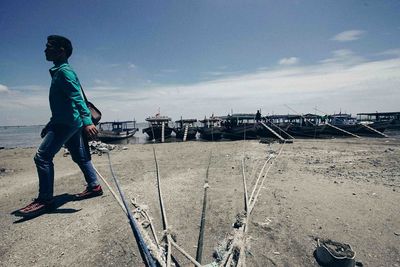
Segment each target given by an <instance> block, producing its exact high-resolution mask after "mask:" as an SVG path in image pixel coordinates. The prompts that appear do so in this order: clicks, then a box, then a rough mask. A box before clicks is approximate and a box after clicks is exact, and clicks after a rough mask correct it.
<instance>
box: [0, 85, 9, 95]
mask: <svg viewBox="0 0 400 267" xmlns="http://www.w3.org/2000/svg"><path fill="white" fill-rule="evenodd" d="M6 92H9V89H8V87H7V86H5V85H3V84H0V93H6Z"/></svg>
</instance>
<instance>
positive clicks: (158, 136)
mask: <svg viewBox="0 0 400 267" xmlns="http://www.w3.org/2000/svg"><path fill="white" fill-rule="evenodd" d="M146 121H147V122H148V123H149V127H147V128H144V129H143V130H142V131H143V133H146V134H147V135H148V137H149V139H151V140H153V139H154V140H163V138H168V137H170V136H171V133H172V130H173V129H172V128H171V127H170V126H169V122H170V121H171V118H169V117H167V116H160V114H156V115H155V116H153V117H148V118H147V119H146Z"/></svg>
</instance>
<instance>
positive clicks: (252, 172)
mask: <svg viewBox="0 0 400 267" xmlns="http://www.w3.org/2000/svg"><path fill="white" fill-rule="evenodd" d="M154 148H155V151H156V155H157V159H158V164H159V170H160V178H161V188H162V193H163V196H164V203H165V209H166V214H167V218H168V222H169V227H170V230H171V232H172V233H173V235H174V236H175V237H176V242H177V243H178V244H179V245H180V246H181V247H182V248H184V249H185V250H186V251H187V252H188V253H190V254H191V255H192V256H193V257H195V255H196V246H197V239H198V235H199V225H200V216H201V211H202V203H203V191H204V181H205V177H206V173H207V168H208V169H209V171H208V185H209V188H208V195H207V209H206V221H205V235H204V249H203V257H202V263H203V264H207V263H211V262H212V261H213V260H214V258H213V252H214V250H215V249H216V248H217V247H218V244H219V243H220V242H222V241H223V240H224V238H226V236H227V234H228V233H229V232H230V231H231V230H232V224H233V223H234V222H235V217H236V215H237V214H238V213H240V212H241V211H243V209H244V201H243V199H244V197H243V195H244V189H243V178H242V163H241V162H242V159H243V157H244V158H245V174H246V179H247V186H248V191H250V192H251V190H252V185H254V183H255V181H256V179H257V176H258V174H259V172H260V170H261V168H262V166H263V164H264V162H265V161H266V159H267V157H268V156H269V155H271V154H274V155H275V158H274V159H273V160H272V161H271V162H270V163H268V164H269V165H271V167H270V170H269V172H268V174H267V175H266V179H265V183H264V184H263V186H262V188H261V191H260V195H259V197H258V199H257V202H256V203H255V206H254V210H253V212H252V213H251V215H250V218H249V224H248V232H247V239H246V240H247V251H246V264H247V266H285V267H286V266H319V265H318V264H317V262H316V260H315V258H314V257H313V252H314V250H315V247H316V241H315V239H316V238H330V239H332V240H335V241H339V242H344V243H348V244H350V245H351V246H352V248H353V250H354V251H355V252H356V260H357V261H361V262H362V263H363V264H364V266H391V267H393V266H400V216H399V214H400V208H399V203H400V140H398V139H397V140H396V139H392V138H362V139H355V138H343V139H329V140H312V139H308V140H307V139H303V140H301V139H296V140H295V141H294V142H293V144H284V145H283V147H282V144H279V143H272V144H262V143H260V142H259V141H257V140H253V141H235V142H200V141H197V142H185V143H183V142H180V143H165V144H155V145H154ZM281 149H282V152H281V153H280V154H279V151H280V150H281ZM34 153H35V148H26V149H22V148H16V149H3V150H0V169H1V173H0V212H1V216H0V227H1V240H0V265H1V266H77V265H81V266H143V263H142V259H141V257H140V253H139V251H138V249H137V245H136V242H135V239H134V237H133V235H132V232H131V230H130V227H129V224H128V223H127V219H126V216H125V215H124V213H123V212H122V210H121V208H120V207H119V206H118V204H117V202H116V201H115V199H114V198H113V196H112V195H111V193H110V192H109V190H107V188H106V187H105V186H103V188H104V191H105V194H104V196H102V197H98V198H93V199H88V200H84V201H79V202H74V201H70V200H71V198H70V195H71V194H74V193H77V192H80V191H82V190H83V189H84V180H83V178H82V175H81V173H80V171H79V169H78V167H77V166H76V165H75V164H74V163H73V162H72V160H71V158H70V157H69V156H63V151H61V152H60V153H58V154H57V156H56V158H55V170H56V180H55V195H56V196H57V199H58V201H59V202H60V203H61V204H62V205H61V206H59V207H58V209H57V210H55V211H54V212H52V213H49V214H44V215H42V216H39V217H37V218H34V219H32V220H27V221H20V220H19V218H17V217H14V216H13V215H10V212H12V211H13V210H15V209H17V208H21V207H22V206H25V205H26V204H28V203H29V202H30V201H31V199H32V198H34V197H36V194H37V186H38V181H37V175H36V170H35V166H34V163H33V159H32V158H33V156H34ZM210 155H211V156H210ZM110 156H111V161H112V166H113V169H114V171H115V174H116V175H117V177H118V178H119V181H120V183H121V186H122V189H123V191H124V192H125V196H126V197H127V198H129V199H131V198H135V199H136V201H137V202H138V203H140V204H143V205H145V206H146V207H148V212H149V213H150V216H151V217H152V219H153V222H154V225H155V228H156V230H157V232H158V237H159V238H161V236H162V220H161V213H160V206H159V199H158V193H157V180H156V168H155V161H154V157H153V145H152V144H135V145H126V149H122V146H121V147H117V148H116V149H114V150H112V151H111V153H110ZM210 158H211V161H210ZM93 162H94V164H95V166H96V168H97V169H98V170H99V172H100V173H101V174H102V175H103V176H104V177H105V178H106V179H107V180H108V181H109V182H110V183H111V184H112V185H114V183H113V182H112V179H111V173H110V169H109V164H108V159H107V156H106V155H104V154H103V155H97V154H95V155H93ZM209 162H210V163H209ZM269 165H268V166H269ZM114 188H115V187H114ZM173 255H174V257H175V258H176V259H177V260H178V262H179V263H180V265H181V266H193V265H192V264H191V263H190V261H189V260H187V259H186V258H185V257H183V256H182V254H180V253H179V252H178V251H176V250H173Z"/></svg>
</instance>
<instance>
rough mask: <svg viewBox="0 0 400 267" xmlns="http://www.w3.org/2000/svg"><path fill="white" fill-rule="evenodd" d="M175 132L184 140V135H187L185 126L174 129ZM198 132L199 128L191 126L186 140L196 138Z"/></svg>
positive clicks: (178, 137) (177, 136)
mask: <svg viewBox="0 0 400 267" xmlns="http://www.w3.org/2000/svg"><path fill="white" fill-rule="evenodd" d="M174 132H175V134H176V138H177V139H181V140H183V137H184V135H185V128H179V129H174ZM196 134H197V128H195V127H192V128H189V129H188V132H187V135H186V140H193V139H196Z"/></svg>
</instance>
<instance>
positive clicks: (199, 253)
mask: <svg viewBox="0 0 400 267" xmlns="http://www.w3.org/2000/svg"><path fill="white" fill-rule="evenodd" d="M211 155H212V152H210V156H209V158H208V166H207V171H206V177H205V179H204V194H203V208H202V211H201V219H200V230H199V239H198V241H197V251H196V261H198V262H200V263H201V258H202V255H203V239H204V227H205V224H206V209H207V190H208V174H209V170H210V164H211Z"/></svg>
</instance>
